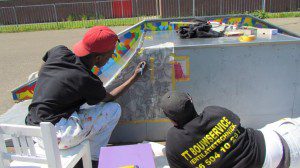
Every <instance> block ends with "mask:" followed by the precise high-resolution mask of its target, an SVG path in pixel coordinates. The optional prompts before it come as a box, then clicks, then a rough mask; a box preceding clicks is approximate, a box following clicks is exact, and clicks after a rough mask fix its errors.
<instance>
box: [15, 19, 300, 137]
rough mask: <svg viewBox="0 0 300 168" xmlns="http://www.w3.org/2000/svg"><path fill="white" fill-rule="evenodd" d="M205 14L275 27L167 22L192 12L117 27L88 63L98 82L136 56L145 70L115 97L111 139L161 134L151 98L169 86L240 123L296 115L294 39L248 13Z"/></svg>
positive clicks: (110, 84) (117, 77)
mask: <svg viewBox="0 0 300 168" xmlns="http://www.w3.org/2000/svg"><path fill="white" fill-rule="evenodd" d="M205 18H206V19H208V20H210V21H218V22H223V23H226V24H237V25H245V26H255V27H264V28H277V29H278V30H279V33H280V34H278V35H276V36H273V38H271V39H268V38H257V39H256V40H255V41H252V42H249V43H241V42H239V41H238V40H237V37H221V38H209V39H180V38H179V36H177V34H176V32H175V30H177V29H178V27H180V26H182V25H184V24H171V22H174V21H191V20H192V19H194V18H184V19H164V20H146V21H143V22H141V23H139V24H137V25H135V26H133V27H131V28H129V29H127V30H125V31H124V32H122V33H120V34H118V36H119V38H120V41H121V43H119V44H118V46H117V49H116V51H115V53H116V56H115V57H114V58H113V59H111V60H109V62H108V64H106V65H105V66H104V67H103V68H101V69H97V68H94V69H93V71H94V73H95V74H98V75H99V77H100V78H101V80H102V81H103V83H104V85H105V87H106V89H107V90H108V91H110V90H112V89H113V88H115V87H116V86H119V85H120V84H121V83H123V82H125V81H126V79H128V78H129V77H130V76H131V75H132V73H133V71H134V69H135V67H136V65H137V64H138V63H139V62H140V61H146V62H147V65H148V70H147V71H146V72H144V73H143V77H141V78H140V79H139V80H138V81H137V82H136V83H135V84H133V86H132V87H131V88H129V90H128V91H127V92H126V93H125V94H124V95H123V96H121V97H120V98H119V99H118V100H117V102H118V103H120V105H121V107H122V116H121V119H120V122H119V124H118V126H117V127H116V129H115V130H114V132H113V134H112V137H111V140H110V142H111V143H120V142H141V141H144V140H149V141H161V140H165V137H166V132H167V130H168V128H169V127H170V126H171V123H170V122H169V120H168V119H166V118H165V116H164V114H163V113H162V111H161V109H160V108H159V106H160V100H161V97H162V95H164V94H165V93H166V92H167V91H169V90H180V91H185V92H188V93H189V94H191V96H192V97H193V101H194V104H195V107H196V110H197V111H198V112H199V113H200V112H201V111H202V110H203V108H204V107H205V106H208V105H219V106H224V107H226V108H228V109H230V110H232V111H234V112H235V113H237V114H238V115H239V116H240V117H241V120H242V125H243V126H250V127H253V128H260V127H262V126H263V125H265V124H267V123H269V122H273V121H275V120H277V119H280V118H283V117H299V116H300V113H299V112H300V104H299V102H300V89H299V83H300V76H299V75H298V74H299V72H300V65H299V64H300V63H299V60H300V55H299V53H300V48H299V44H300V39H299V38H298V37H297V36H295V35H294V34H293V33H291V32H288V31H285V30H283V29H280V28H278V27H276V26H273V25H271V24H268V23H266V22H264V21H262V20H259V19H257V18H253V17H251V16H249V15H230V16H215V17H205ZM34 84H35V80H33V81H31V82H29V83H27V84H24V85H23V86H21V87H19V88H17V89H16V90H14V91H13V97H14V99H15V100H24V99H30V98H31V97H32V94H33V88H34ZM26 87H27V89H26ZM22 89H23V90H22ZM30 89H31V90H30Z"/></svg>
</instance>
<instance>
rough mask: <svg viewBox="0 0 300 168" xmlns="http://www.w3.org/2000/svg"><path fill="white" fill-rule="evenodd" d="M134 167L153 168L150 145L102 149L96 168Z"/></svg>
mask: <svg viewBox="0 0 300 168" xmlns="http://www.w3.org/2000/svg"><path fill="white" fill-rule="evenodd" d="M130 165H135V166H138V167H139V168H155V163H154V156H153V152H152V149H151V146H150V144H136V145H124V146H112V147H102V148H101V150H100V156H99V165H98V168H119V167H122V166H130Z"/></svg>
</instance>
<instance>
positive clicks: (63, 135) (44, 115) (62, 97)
mask: <svg viewBox="0 0 300 168" xmlns="http://www.w3.org/2000/svg"><path fill="white" fill-rule="evenodd" d="M117 41H118V36H117V35H116V34H115V33H114V32H113V31H112V30H111V29H109V28H108V27H105V26H95V27H93V28H91V29H89V30H88V31H87V33H86V34H85V35H84V37H83V39H82V40H81V41H79V42H78V43H77V44H75V45H74V47H73V52H72V51H71V50H69V49H68V48H67V47H65V46H62V45H60V46H57V47H54V48H52V49H51V50H49V51H48V52H47V53H46V55H45V56H44V57H43V60H44V61H45V64H44V65H43V66H42V67H41V69H40V71H39V78H38V81H37V84H36V87H35V92H34V96H33V99H32V103H31V104H30V106H29V113H28V115H27V117H26V119H25V122H26V124H27V125H39V124H40V122H51V123H53V124H54V125H55V128H56V132H57V138H58V143H59V144H58V145H59V148H60V149H66V148H70V147H73V146H76V145H78V144H79V143H81V142H82V141H84V140H85V139H89V140H90V145H91V154H92V160H98V157H99V150H100V147H102V146H106V145H107V143H108V140H109V138H110V135H111V132H112V131H113V129H114V127H115V126H116V124H117V122H118V120H119V118H120V115H121V108H120V106H119V104H117V103H115V102H111V101H114V100H115V99H116V98H118V97H119V96H120V95H121V93H123V92H124V91H125V90H126V89H127V88H128V87H129V86H130V85H132V84H133V83H134V81H135V80H137V79H138V78H139V76H140V75H139V74H140V73H139V72H140V71H141V69H140V67H141V64H142V63H144V64H146V63H145V62H142V63H140V64H139V65H138V66H137V68H136V69H135V71H134V72H133V75H132V76H131V77H130V78H129V79H128V80H127V81H126V82H125V83H123V84H122V85H120V86H119V87H117V88H115V89H114V90H112V91H111V92H107V91H106V90H105V88H104V87H103V83H102V82H101V80H100V79H99V77H98V76H96V75H94V74H93V73H92V71H91V69H92V68H93V67H94V66H97V67H99V68H101V67H102V66H104V65H105V64H106V63H107V62H108V60H109V59H110V58H111V57H112V54H113V53H114V50H115V46H116V43H117ZM85 103H87V104H88V105H86V104H85ZM84 104H85V105H84ZM82 105H83V106H82ZM36 141H37V142H38V143H39V144H41V143H40V141H39V140H38V139H36Z"/></svg>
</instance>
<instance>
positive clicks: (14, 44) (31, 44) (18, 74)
mask: <svg viewBox="0 0 300 168" xmlns="http://www.w3.org/2000/svg"><path fill="white" fill-rule="evenodd" d="M267 21H268V22H270V23H273V24H275V25H278V26H280V27H282V28H284V29H287V30H290V31H292V32H295V33H298V34H300V18H284V19H267ZM125 28H126V27H114V28H113V29H114V31H115V32H120V31H122V30H124V29H125ZM85 32H86V29H75V30H55V31H40V32H25V33H2V34H0V41H1V45H0V60H1V61H0V70H1V71H0V72H1V73H0V81H1V87H0V114H2V113H4V112H6V111H7V109H9V108H10V107H12V105H13V104H14V102H13V101H12V98H11V93H10V91H11V90H12V89H14V88H16V87H17V86H19V85H20V84H22V83H25V82H26V81H27V77H28V75H30V74H31V73H32V72H35V71H38V70H39V68H40V66H41V64H42V60H41V58H42V56H43V54H44V53H45V52H46V51H47V50H49V49H50V48H52V47H54V46H56V45H60V44H62V45H66V46H68V47H72V45H73V44H74V43H76V42H77V41H79V40H80V39H81V38H82V36H83V34H84V33H85Z"/></svg>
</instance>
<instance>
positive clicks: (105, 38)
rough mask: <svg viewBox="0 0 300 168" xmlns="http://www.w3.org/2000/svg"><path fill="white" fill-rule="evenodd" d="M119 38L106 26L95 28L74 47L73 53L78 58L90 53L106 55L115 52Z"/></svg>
mask: <svg viewBox="0 0 300 168" xmlns="http://www.w3.org/2000/svg"><path fill="white" fill-rule="evenodd" d="M117 41H118V36H117V35H116V33H115V32H113V31H112V30H111V29H110V28H108V27H106V26H94V27H92V28H90V29H89V30H88V31H87V32H86V33H85V35H84V37H83V39H82V40H81V41H79V42H77V43H76V44H75V45H74V46H73V52H74V53H75V55H76V56H78V57H83V56H86V55H88V54H90V53H105V52H108V51H111V50H114V49H115V47H116V43H117Z"/></svg>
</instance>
